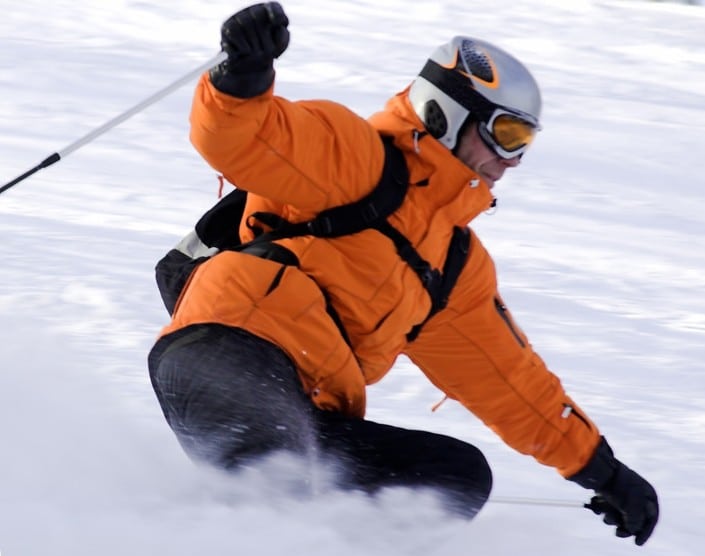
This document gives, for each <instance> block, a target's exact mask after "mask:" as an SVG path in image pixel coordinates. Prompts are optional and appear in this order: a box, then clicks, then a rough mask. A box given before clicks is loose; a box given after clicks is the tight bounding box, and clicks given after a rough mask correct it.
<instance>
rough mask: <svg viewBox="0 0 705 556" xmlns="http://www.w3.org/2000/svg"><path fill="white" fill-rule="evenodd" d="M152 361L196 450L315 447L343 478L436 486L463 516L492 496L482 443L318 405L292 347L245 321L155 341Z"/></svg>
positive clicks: (183, 434)
mask: <svg viewBox="0 0 705 556" xmlns="http://www.w3.org/2000/svg"><path fill="white" fill-rule="evenodd" d="M149 370H150V377H151V380H152V385H153V387H154V390H155V392H156V395H157V398H158V400H159V403H160V405H161V407H162V410H163V412H164V415H165V417H166V420H167V421H168V423H169V425H170V426H171V428H172V430H173V431H174V433H175V434H176V437H177V438H178V440H179V442H180V444H181V445H182V447H183V448H184V450H185V451H186V452H187V453H188V454H189V455H190V456H191V457H193V458H194V459H198V460H205V461H207V462H209V463H211V464H213V465H215V466H217V467H220V468H224V469H237V468H238V467H239V466H241V465H243V464H249V463H252V462H253V461H255V460H256V459H258V458H259V457H261V456H263V455H267V454H271V453H273V452H275V451H277V450H288V451H292V452H295V453H298V454H302V455H311V454H316V457H317V458H320V460H321V461H324V462H329V463H330V462H332V463H333V465H334V466H335V469H336V476H337V481H338V485H339V486H340V487H342V488H351V489H358V490H363V491H365V492H368V493H370V494H373V493H375V492H376V491H378V490H379V489H380V488H383V487H391V486H405V487H412V488H430V489H433V490H434V491H436V492H437V493H439V494H440V495H441V497H442V499H443V502H444V504H445V505H446V506H447V507H448V508H449V509H450V510H452V511H453V512H454V513H457V514H460V515H462V516H465V517H472V516H474V515H475V514H476V513H477V512H478V511H479V509H480V508H481V507H482V506H483V504H484V503H485V502H486V500H487V498H488V496H489V493H490V489H491V486H492V474H491V472H490V468H489V465H488V464H487V461H486V459H485V457H484V456H483V455H482V453H481V452H480V451H479V450H478V449H477V448H476V447H474V446H472V445H470V444H468V443H466V442H462V441H460V440H457V439H455V438H451V437H448V436H443V435H440V434H434V433H430V432H425V431H418V430H407V429H403V428H399V427H394V426H390V425H384V424H380V423H375V422H372V421H368V420H365V419H358V418H351V417H346V416H345V415H342V414H340V413H336V412H331V411H322V410H320V409H318V408H316V407H315V406H314V405H313V404H312V403H311V401H310V400H309V399H308V397H307V396H306V395H305V394H304V392H303V389H302V387H301V383H300V381H299V379H298V376H297V374H296V369H295V367H294V364H293V363H292V361H291V360H290V359H289V357H288V356H287V355H286V354H285V353H284V352H283V351H282V350H280V349H279V348H278V347H277V346H275V345H274V344H272V343H270V342H268V341H266V340H263V339H261V338H259V337H257V336H254V335H253V334H251V333H249V332H246V331H244V330H241V329H236V328H230V327H226V326H221V325H217V324H201V325H195V326H191V327H189V328H187V329H184V330H181V331H179V332H177V333H175V334H172V335H170V336H167V337H166V338H162V339H161V340H160V341H159V342H157V344H156V345H155V347H154V348H153V350H152V352H151V353H150V356H149Z"/></svg>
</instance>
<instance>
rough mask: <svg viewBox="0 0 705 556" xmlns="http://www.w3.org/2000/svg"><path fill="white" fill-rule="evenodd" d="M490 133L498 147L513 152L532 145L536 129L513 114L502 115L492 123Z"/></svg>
mask: <svg viewBox="0 0 705 556" xmlns="http://www.w3.org/2000/svg"><path fill="white" fill-rule="evenodd" d="M489 132H490V134H491V135H492V138H493V139H494V140H495V141H496V142H497V145H499V146H500V147H501V148H502V149H504V150H505V151H508V152H512V151H516V150H518V149H520V148H522V147H526V146H528V145H530V144H531V142H532V141H533V140H534V136H535V135H536V127H535V126H533V125H531V124H530V123H528V122H526V121H524V120H522V119H520V118H517V117H516V116H512V115H511V114H500V115H498V116H497V117H496V118H494V121H492V122H490V127H489Z"/></svg>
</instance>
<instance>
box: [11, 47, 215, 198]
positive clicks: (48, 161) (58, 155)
mask: <svg viewBox="0 0 705 556" xmlns="http://www.w3.org/2000/svg"><path fill="white" fill-rule="evenodd" d="M226 58H227V54H226V53H225V52H219V53H218V54H217V55H216V56H214V57H213V58H211V59H210V60H208V61H207V62H205V63H203V64H201V65H200V66H198V67H197V68H194V69H192V70H191V71H189V72H188V73H187V74H186V75H184V76H182V77H180V78H179V79H177V80H176V81H174V82H173V83H171V84H169V85H167V86H166V87H164V88H163V89H160V90H159V91H157V92H156V93H154V94H153V95H151V96H150V97H148V98H146V99H144V100H143V101H142V102H140V103H138V104H136V105H135V106H133V107H132V108H130V109H129V110H126V111H125V112H123V113H122V114H119V115H117V116H115V117H114V118H113V119H111V120H109V121H107V122H105V123H104V124H103V125H101V126H100V127H97V128H96V129H94V130H93V131H91V132H90V133H87V134H86V135H84V136H83V137H81V138H80V139H77V140H76V141H74V142H73V143H71V144H70V145H68V146H67V147H65V148H63V149H62V150H60V151H57V152H55V153H52V154H51V155H49V156H48V157H47V158H45V159H44V160H42V161H41V162H40V163H39V164H37V165H36V166H34V167H33V168H30V169H29V170H27V171H26V172H25V173H24V174H22V175H21V176H18V177H16V178H15V179H14V180H12V181H10V182H8V183H6V184H5V185H3V186H2V187H0V193H3V192H4V191H7V190H8V189H10V188H11V187H12V186H14V185H17V184H18V183H20V182H21V181H23V180H25V179H26V178H28V177H29V176H31V175H32V174H34V173H36V172H38V171H39V170H41V169H43V168H46V167H47V166H51V165H52V164H54V163H55V162H58V161H59V160H61V159H62V158H65V157H67V156H68V155H69V154H71V153H72V152H73V151H75V150H77V149H80V148H81V147H82V146H83V145H85V144H87V143H90V142H91V141H93V140H94V139H96V138H97V137H99V136H101V135H103V134H104V133H105V132H106V131H109V130H111V129H112V128H114V127H116V126H118V125H119V124H121V123H122V122H124V121H125V120H127V119H128V118H131V117H132V116H134V115H135V114H137V113H139V112H141V111H142V110H144V109H145V108H147V107H148V106H151V105H152V104H154V103H155V102H158V101H160V100H161V99H163V98H164V97H165V96H167V95H169V94H171V93H173V92H174V91H175V90H176V89H178V88H179V87H181V86H183V85H184V84H185V83H187V82H189V81H191V80H192V79H195V78H196V77H198V76H199V75H201V74H202V73H203V72H204V71H206V70H209V69H210V68H212V67H213V66H217V65H218V64H220V63H221V62H222V61H224V60H225V59H226Z"/></svg>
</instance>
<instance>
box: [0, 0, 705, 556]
mask: <svg viewBox="0 0 705 556" xmlns="http://www.w3.org/2000/svg"><path fill="white" fill-rule="evenodd" d="M244 5H245V4H244V3H239V4H238V3H232V2H226V1H224V0H212V1H209V2H200V1H195V0H180V1H178V2H169V3H163V2H157V1H156V0H140V1H137V0H122V1H118V0H104V1H101V2H95V1H93V0H71V1H69V0H55V1H54V2H50V3H48V2H46V1H44V0H41V1H40V0H23V1H22V2H16V1H15V0H0V8H2V9H1V10H0V13H2V17H0V114H1V115H2V117H0V172H1V174H2V175H1V176H0V183H4V182H6V181H9V180H10V179H12V178H14V177H15V176H17V175H19V174H21V173H22V172H24V171H25V170H27V169H28V168H30V167H31V166H33V165H35V164H36V163H38V162H39V161H41V160H42V159H44V158H45V157H46V156H48V155H49V154H51V153H52V152H54V151H57V150H60V149H62V148H64V147H65V146H67V145H69V144H70V143H72V142H73V141H74V140H76V139H78V138H79V137H81V136H83V135H84V134H86V133H88V132H90V131H91V130H92V129H94V128H96V127H98V126H99V125H101V124H102V123H104V122H105V121H107V120H109V119H110V118H112V117H113V116H115V115H117V114H119V113H120V112H122V111H124V110H126V109H127V108H129V107H130V106H132V105H134V104H136V103H137V102H139V101H141V100H142V99H143V98H145V97H147V96H149V95H150V94H152V93H153V92H155V91H156V90H158V89H160V88H162V87H163V86H165V85H167V84H168V83H170V82H172V81H173V80H175V79H177V78H178V77H180V76H181V75H184V74H185V73H187V72H189V71H190V70H191V69H192V68H194V67H197V66H198V65H199V64H201V63H202V62H204V61H205V60H207V59H209V58H210V57H211V56H213V55H214V54H215V53H216V52H217V49H218V43H219V27H220V23H221V22H222V21H223V20H224V19H225V18H227V17H228V16H229V15H231V14H232V13H233V12H234V11H235V10H237V9H239V8H241V7H243V6H244ZM284 6H285V8H286V10H287V12H288V14H289V16H290V19H291V33H292V42H291V47H290V48H289V50H288V51H287V52H286V54H285V55H284V56H283V57H282V58H281V60H280V61H279V62H278V64H277V67H278V82H277V93H278V94H281V95H284V96H287V97H290V98H330V99H334V100H337V101H340V102H343V103H345V104H347V105H349V106H351V107H352V108H353V109H354V110H356V111H357V112H358V113H360V114H361V115H363V116H367V115H369V114H371V113H372V112H374V111H376V110H378V109H379V108H380V107H382V106H383V104H384V102H385V100H386V99H387V97H389V96H391V95H392V94H393V93H395V92H396V91H398V90H399V89H401V88H402V87H404V86H405V85H406V84H407V83H408V82H409V81H410V80H411V79H413V78H414V76H415V75H416V73H417V72H418V71H419V69H420V68H421V66H422V65H423V63H424V61H425V59H426V57H427V56H428V54H429V53H430V52H431V51H432V50H433V48H435V47H436V46H437V45H438V44H440V43H442V42H445V41H446V40H447V39H448V38H450V37H451V36H453V35H455V34H467V35H474V36H477V37H481V38H484V39H487V40H490V41H492V42H495V43H496V44H498V45H500V46H502V47H504V48H505V49H507V50H509V51H511V52H513V53H515V54H516V55H517V56H518V57H520V58H521V59H522V60H523V61H524V62H525V63H526V64H527V65H528V66H529V67H530V68H531V69H532V71H533V72H534V73H535V75H536V77H537V79H538V81H539V82H540V84H541V86H542V91H543V96H544V103H545V110H544V115H545V117H544V122H543V123H544V128H543V131H541V133H540V134H539V138H538V139H537V141H536V143H535V146H534V147H533V148H532V150H531V151H530V152H529V153H528V154H527V155H526V156H525V158H524V160H523V161H522V164H521V166H520V168H518V169H516V170H513V171H510V172H509V173H508V175H507V176H505V179H504V180H503V181H502V182H500V183H499V184H498V186H497V188H496V189H495V191H496V193H497V194H498V196H499V207H498V210H497V211H496V212H495V213H494V214H492V215H482V216H481V217H480V218H478V219H477V221H476V222H475V223H474V224H473V226H474V228H475V229H476V231H477V232H478V233H479V234H480V236H481V237H482V239H483V241H484V242H485V244H486V245H487V247H488V248H489V249H490V251H491V252H492V253H493V255H494V257H495V260H496V263H497V266H498V271H499V278H500V286H501V290H502V293H503V295H504V297H505V300H506V301H507V304H508V305H509V307H510V308H511V309H512V310H513V312H514V314H515V316H516V318H517V320H518V321H519V322H520V323H521V325H522V326H523V328H524V329H525V331H526V332H527V334H528V335H529V337H530V338H531V340H532V343H533V344H534V346H535V347H536V349H537V351H538V352H539V353H540V354H541V355H542V356H543V358H544V359H545V360H546V361H547V363H548V364H549V366H550V368H551V369H553V370H554V371H555V372H556V373H557V374H558V375H559V376H560V377H561V379H562V380H563V382H564V384H565V386H566V388H567V389H568V390H569V392H570V393H571V394H572V395H573V397H575V398H576V399H577V400H578V401H579V403H580V404H581V405H582V406H583V407H584V408H585V410H586V411H588V412H589V414H590V415H591V416H592V417H593V419H594V420H596V421H597V422H598V423H599V425H600V427H601V429H602V431H603V433H604V434H605V435H606V436H607V438H608V439H609V440H610V442H611V444H612V445H613V447H614V448H615V450H616V452H617V455H618V456H619V457H620V458H621V459H622V460H623V461H625V462H626V463H628V464H629V465H631V466H632V467H634V468H635V469H637V470H638V471H639V472H640V473H642V474H643V475H644V476H646V477H648V478H649V480H651V481H652V482H653V483H654V485H655V486H656V488H657V490H658V492H659V494H660V497H661V502H662V520H661V522H660V523H659V525H658V527H657V530H656V532H655V534H654V537H653V538H652V540H651V541H649V543H648V544H647V545H646V546H645V547H643V548H640V549H639V548H636V547H634V545H633V544H632V543H631V542H630V541H625V540H621V539H617V538H615V537H614V536H613V532H612V531H611V530H610V529H609V528H607V527H606V526H604V525H603V524H602V523H601V522H600V520H599V518H597V517H595V516H593V515H592V514H590V513H589V512H588V511H586V510H583V509H581V508H580V507H579V506H580V504H581V503H582V502H583V501H585V500H587V498H588V493H587V492H585V491H583V490H582V489H580V488H579V487H577V486H575V485H573V484H572V483H568V482H567V481H564V480H563V479H561V478H560V477H559V476H558V475H557V474H556V473H555V471H553V470H552V469H548V468H545V467H543V466H541V465H539V464H537V463H536V462H534V461H533V460H532V459H531V458H528V457H526V456H522V455H519V454H516V453H515V452H513V451H512V450H510V449H509V448H508V447H506V446H505V445H504V444H502V442H501V441H499V440H498V439H497V438H496V437H495V436H494V435H493V434H492V433H491V432H490V431H488V430H487V429H486V428H485V427H484V426H483V425H482V424H481V423H480V422H479V421H478V420H477V419H476V418H475V417H473V416H472V415H470V414H469V413H468V412H467V411H465V410H463V409H462V408H461V407H460V406H459V405H457V404H455V403H453V402H447V403H445V404H444V405H443V406H441V408H440V409H439V410H438V411H436V412H431V410H430V408H431V407H432V406H433V404H434V403H436V402H437V401H439V400H440V399H441V397H442V395H441V393H440V392H438V391H437V390H435V389H434V388H433V387H432V386H431V385H430V384H429V383H428V382H427V380H426V379H425V378H424V377H423V376H422V375H421V374H420V373H419V372H418V371H417V370H416V369H415V368H413V366H412V365H411V364H410V363H409V362H408V361H407V360H404V359H400V360H399V362H398V365H397V366H396V367H395V369H393V370H392V372H391V373H390V374H389V375H388V377H386V378H385V380H383V381H382V382H381V383H379V384H378V385H375V386H374V387H372V388H371V389H370V392H369V396H370V403H369V418H371V419H376V420H380V421H384V422H389V423H393V424H397V425H401V426H408V427H417V428H425V429H428V430H434V431H437V432H441V433H445V434H451V435H456V436H458V437H460V438H462V439H464V440H467V441H470V442H472V443H474V444H476V445H477V446H479V447H480V448H481V449H482V450H483V451H484V452H485V453H486V455H487V457H488V459H489V461H490V463H491V465H492V467H493V470H494V475H495V491H494V497H495V498H494V499H493V501H491V502H490V503H489V504H488V505H487V507H486V509H485V510H484V511H483V512H482V513H481V514H480V515H479V517H478V518H477V519H476V520H474V521H473V522H471V523H469V524H467V523H462V522H459V521H456V520H452V519H448V518H447V517H445V516H443V514H442V513H440V511H439V510H438V508H437V507H436V506H435V503H434V501H433V499H432V498H431V497H430V496H418V497H417V496H414V495H412V494H411V493H409V492H406V491H390V492H387V493H386V494H385V495H384V496H382V497H380V498H379V499H377V500H375V501H369V500H366V499H364V497H362V496H355V495H349V494H347V495H345V494H341V493H336V492H334V491H331V490H330V489H328V488H327V487H326V477H325V470H321V471H320V477H316V478H317V482H316V484H318V487H317V492H312V493H311V494H310V496H308V497H305V498H304V499H302V498H301V497H297V496H293V495H292V492H295V491H297V489H298V486H300V485H297V484H296V481H293V480H291V477H292V476H293V471H294V470H295V467H296V466H297V465H298V462H295V461H287V460H286V459H282V458H280V459H277V460H274V461H271V462H268V463H267V464H266V465H262V466H261V467H256V468H253V469H251V470H249V471H248V472H246V473H245V474H244V475H241V476H224V475H221V474H220V473H216V472H213V471H211V470H208V469H203V468H200V467H197V466H194V465H193V464H192V463H191V462H190V461H189V460H188V459H187V458H186V457H185V456H184V455H183V453H182V452H181V450H180V448H179V447H178V445H177V444H176V442H175V440H174V439H173V437H172V434H171V432H170V430H169V429H168V427H167V426H166V424H165V423H164V421H163V418H162V416H161V414H160V411H159V408H158V407H157V404H156V400H155V399H154V396H153V394H152V391H151V388H150V385H149V381H148V378H147V374H146V363H145V359H146V353H147V352H148V350H149V348H150V346H151V344H152V342H153V340H154V337H155V335H156V334H157V332H158V330H159V329H160V327H161V326H162V325H163V324H164V323H165V322H166V318H167V315H166V313H165V311H164V309H163V307H162V305H161V302H160V300H159V298H158V295H157V291H156V287H155V285H154V282H153V266H154V263H155V261H156V260H157V259H158V258H159V257H160V256H161V254H162V253H164V252H165V251H166V250H168V249H169V248H170V247H171V246H172V244H174V243H176V241H177V240H178V239H179V238H180V237H181V235H182V234H183V233H185V232H186V231H187V230H188V229H189V228H190V227H191V226H192V224H193V223H194V221H195V220H196V218H197V217H198V216H199V215H200V214H201V212H203V211H204V210H205V209H206V208H208V207H209V206H210V205H211V204H212V203H213V202H214V201H215V198H216V193H217V180H216V174H215V172H214V171H213V170H212V169H210V168H209V167H208V166H207V165H206V164H205V163H204V162H203V161H202V160H201V159H200V158H199V156H198V155H197V154H196V153H195V151H194V150H193V149H192V147H191V146H190V144H189V142H188V113H189V106H190V99H191V95H192V91H193V84H189V85H188V86H186V87H184V88H183V89H180V90H179V91H178V92H176V93H175V94H173V95H172V96H169V97H168V98H167V99H165V100H164V101H162V102H160V103H159V104H157V105H154V106H152V107H151V108H149V109H148V110H146V111H144V112H143V113H141V114H139V115H138V116H136V117H134V118H132V119H131V120H129V121H128V122H126V123H124V124H123V125H121V126H120V127H118V128H117V129H115V130H113V131H111V132H110V133H108V134H106V135H104V136H103V137H101V138H99V139H97V140H96V141H94V142H92V143H90V144H89V145H87V146H85V147H83V148H82V149H80V150H78V151H76V152H75V153H73V154H71V155H70V156H68V157H66V159H64V160H62V161H61V162H60V163H58V164H56V165H54V166H52V167H51V168H48V169H45V170H43V171H41V172H39V173H38V174H36V175H35V176H33V177H32V178H30V179H28V180H27V181H25V182H23V183H21V184H20V185H18V186H16V187H15V188H13V189H11V190H9V191H7V192H5V193H4V194H2V195H0V233H1V234H2V243H1V245H0V260H1V261H2V285H1V286H0V323H1V326H2V347H1V348H0V552H1V553H2V555H3V556H6V555H7V556H20V555H21V556H40V555H41V556H45V555H49V554H62V555H72V556H78V555H81V556H84V555H85V556H88V555H94V554H101V555H103V556H114V555H115V556H116V555H124V554H129V555H153V554H170V555H172V556H186V555H192V554H209V555H211V556H216V555H226V554H227V555H232V554H243V555H244V554H262V555H279V554H308V555H312V556H315V555H321V556H322V555H324V554H336V555H339V556H348V555H349V556H353V555H355V556H357V555H365V556H373V555H374V556H376V555H380V556H381V555H384V556H388V555H392V554H394V555H397V554H398V555H407V554H414V555H415V554H418V555H423V556H428V555H435V554H438V555H442V556H450V555H455V554H457V555H466V554H493V555H515V554H541V555H546V554H549V555H550V554H571V555H573V556H580V555H585V556H593V555H595V554H600V555H603V556H606V555H617V554H620V555H622V554H632V553H633V554H637V553H638V554H643V555H647V554H659V555H668V556H683V555H689V556H695V555H699V554H702V553H703V550H705V549H703V545H704V544H705V542H704V541H705V535H704V534H703V525H702V524H703V522H705V496H704V495H705V481H704V480H703V469H704V468H705V377H704V376H703V366H704V363H703V361H704V360H705V217H704V216H703V215H705V183H704V182H705V179H704V178H703V174H704V173H705V162H704V161H705V33H703V31H702V30H703V28H704V26H705V9H703V8H701V7H686V6H680V5H674V4H664V3H646V2H638V1H623V2H618V1H607V0H603V1H597V0H596V1H586V0H571V1H570V2H552V1H551V2H549V1H541V0H534V1H530V0H493V1H483V0H478V1H475V2H467V1H463V2H461V1H458V0H429V1H416V0H385V1H384V2H379V1H378V0H348V1H337V2H331V1H330V0H326V1H324V0H292V1H289V2H285V3H284ZM517 497H518V498H529V499H540V500H559V501H562V502H565V503H566V504H567V506H566V507H562V506H535V505H524V504H516V503H508V502H511V501H512V499H515V498H517ZM571 504H572V505H573V506H572V507H571V506H570V505H571Z"/></svg>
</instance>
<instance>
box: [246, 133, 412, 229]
mask: <svg viewBox="0 0 705 556" xmlns="http://www.w3.org/2000/svg"><path fill="white" fill-rule="evenodd" d="M382 140H383V144H384V151H385V156H384V167H383V168H382V176H381V177H380V180H379V182H378V185H377V187H375V188H374V189H373V190H372V191H371V192H370V193H369V194H367V195H366V196H365V197H363V198H362V199H360V200H359V201H355V202H352V203H348V204H346V205H340V206H337V207H332V208H329V209H326V210H324V211H321V212H320V213H318V214H317V215H316V217H315V218H313V219H312V220H308V221H306V222H297V223H292V222H289V221H287V220H285V219H284V218H282V217H281V216H279V215H277V214H273V213H269V212H255V213H253V214H251V215H250V216H249V217H248V221H249V219H254V220H259V221H260V222H262V223H263V224H265V225H266V226H267V227H268V228H270V229H271V231H269V232H264V233H262V234H260V235H259V236H257V237H256V238H255V239H254V240H253V241H273V240H275V239H282V238H288V237H297V236H308V235H311V236H315V237H322V238H334V237H340V236H345V235H350V234H354V233H357V232H361V231H362V230H365V229H367V228H374V227H375V225H376V224H377V223H379V222H382V221H384V220H385V219H386V218H387V216H389V215H390V214H392V213H393V212H394V211H395V210H397V209H398V208H399V207H400V206H401V204H402V203H403V202H404V198H405V197H406V192H407V190H408V187H409V171H408V169H407V167H406V161H405V160H404V154H403V153H402V152H401V150H399V149H398V148H397V147H396V146H395V145H394V143H393V141H392V138H391V137H382Z"/></svg>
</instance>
